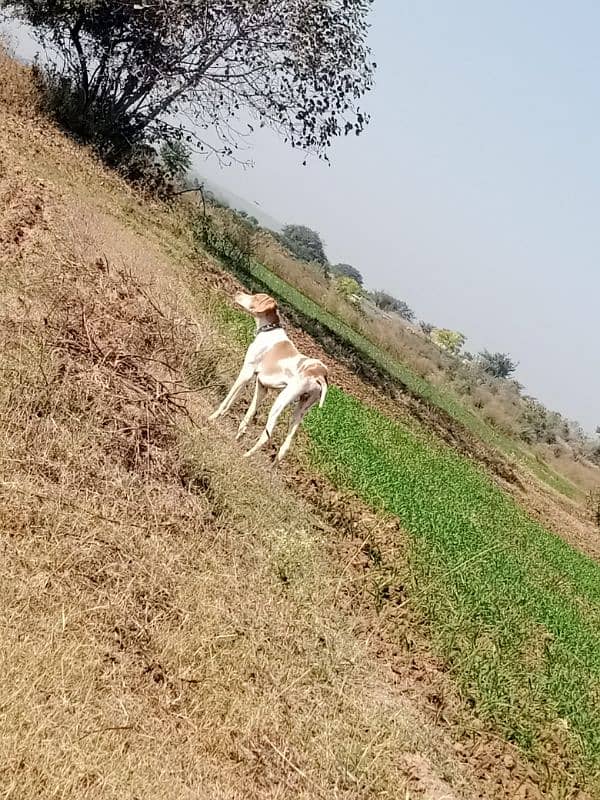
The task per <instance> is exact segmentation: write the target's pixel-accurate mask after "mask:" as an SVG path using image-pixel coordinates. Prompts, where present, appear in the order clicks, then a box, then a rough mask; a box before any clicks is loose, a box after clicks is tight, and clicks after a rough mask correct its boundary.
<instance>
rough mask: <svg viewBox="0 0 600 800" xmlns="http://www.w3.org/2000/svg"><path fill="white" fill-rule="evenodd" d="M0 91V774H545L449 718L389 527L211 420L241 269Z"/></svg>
mask: <svg viewBox="0 0 600 800" xmlns="http://www.w3.org/2000/svg"><path fill="white" fill-rule="evenodd" d="M11 63H12V62H8V66H9V67H10V65H11ZM15 70H16V72H15V75H16V76H17V77H16V79H17V80H18V81H22V79H23V73H22V71H21V68H17V67H15ZM19 85H22V84H19ZM25 90H27V87H26V86H25ZM7 96H8V94H7ZM10 96H11V97H12V98H14V97H15V96H17V90H16V89H15V90H14V91H12V92H11V95H10ZM11 103H13V105H4V107H2V106H1V105H0V119H1V122H0V268H1V269H2V275H3V279H4V281H3V286H2V289H1V291H0V353H1V356H0V372H1V373H2V374H1V376H0V387H1V388H0V415H1V418H2V426H1V429H0V453H1V456H0V542H1V543H2V547H3V561H2V567H1V568H0V569H1V574H2V582H1V583H0V586H1V587H2V588H1V590H0V591H1V593H2V597H1V601H2V603H1V611H0V624H1V625H2V628H3V631H4V636H3V639H2V643H1V645H0V660H1V663H2V667H3V671H4V675H3V677H4V680H3V682H2V686H1V687H0V729H1V730H2V735H1V737H0V763H1V765H2V767H1V769H0V793H2V795H3V796H4V797H7V798H24V800H29V798H34V797H36V798H37V797H43V796H44V797H45V796H49V797H50V796H52V797H65V798H66V797H69V798H71V797H72V798H76V799H77V800H79V798H84V797H85V798H142V797H143V798H148V799H149V800H151V799H152V798H161V799H162V798H167V799H168V798H178V799H179V798H188V797H189V798H192V797H193V798H204V797H206V798H211V800H212V798H228V799H229V798H240V799H241V798H244V800H245V799H246V798H249V799H251V798H257V800H258V799H259V798H260V800H263V798H264V799H265V800H266V799H267V798H272V799H273V800H274V799H275V798H287V797H298V798H320V797H323V798H367V797H378V798H392V797H393V798H396V797H406V798H416V797H426V798H432V799H433V800H441V798H442V797H444V798H458V797H473V798H475V797H477V798H479V797H481V798H483V797H489V798H496V797H501V798H509V797H515V796H517V792H521V794H522V796H524V797H525V796H527V797H532V798H538V797H540V796H542V795H541V794H540V790H539V788H537V784H538V780H537V778H536V776H535V774H534V773H533V772H532V770H531V769H530V768H529V767H528V766H527V765H525V764H523V763H522V762H520V761H519V758H518V755H517V754H516V753H515V751H514V750H513V749H512V748H510V747H509V746H508V745H505V744H503V743H501V742H498V741H494V740H491V739H490V737H486V736H485V732H484V731H482V730H481V729H480V728H479V727H478V726H477V724H476V723H475V721H473V720H470V721H469V720H467V721H465V720H464V719H463V718H462V717H461V714H460V713H459V711H457V708H459V707H460V699H459V698H457V697H456V696H455V695H453V694H452V689H451V686H450V682H449V680H448V679H447V676H444V675H443V671H442V669H441V665H437V664H435V663H434V662H433V661H432V659H431V658H430V657H429V656H428V655H427V652H426V647H425V646H424V645H423V644H422V643H420V644H419V646H416V642H417V641H418V640H419V636H420V634H419V631H418V628H417V627H416V626H415V625H414V624H413V622H412V621H411V620H410V619H409V618H408V617H406V613H405V609H404V608H403V606H402V604H400V605H396V604H395V603H389V604H387V606H386V607H385V608H384V609H381V610H380V611H379V613H376V610H375V607H374V605H373V596H374V595H375V594H376V593H377V590H378V587H379V588H381V586H382V585H383V586H387V587H388V589H389V588H390V587H391V589H392V592H393V594H394V593H398V596H400V595H401V593H402V587H401V585H400V583H401V575H400V574H399V573H398V572H397V570H398V569H399V567H398V566H396V567H395V568H394V570H395V571H394V572H393V574H392V573H390V572H389V568H388V567H385V565H384V566H382V565H381V564H379V563H378V560H377V558H376V557H375V555H376V554H377V553H378V552H381V553H384V554H385V548H386V547H387V548H390V547H391V548H393V551H394V552H393V558H392V557H391V556H390V560H393V562H394V564H396V565H398V564H400V563H401V561H402V536H401V532H399V531H398V530H397V526H392V527H393V530H391V532H388V530H387V524H386V521H384V520H381V519H379V518H377V517H375V516H373V515H372V514H371V515H369V514H367V513H366V512H365V510H364V509H363V508H362V507H360V506H359V505H358V504H356V503H354V504H352V503H351V502H350V501H349V500H348V498H343V497H336V498H334V500H332V501H331V503H330V501H329V495H328V492H327V488H326V487H324V486H317V485H313V483H309V485H307V483H306V482H303V481H304V480H305V478H306V476H293V475H291V474H290V473H284V474H283V475H280V474H278V473H275V472H273V471H271V470H269V469H268V468H265V464H264V462H256V463H254V464H247V463H246V462H243V461H242V460H241V459H240V458H239V449H238V448H237V447H236V446H234V445H233V444H232V443H231V437H230V433H231V431H229V430H223V428H218V429H215V428H213V427H211V426H208V425H207V424H206V423H205V422H204V420H205V418H206V412H207V408H208V406H209V404H211V403H212V402H214V396H213V395H214V391H215V389H219V390H222V389H223V388H224V387H225V386H226V385H227V383H228V382H229V381H230V380H231V377H232V374H233V372H234V370H235V368H236V366H237V361H238V357H237V354H236V353H235V352H233V351H232V349H231V347H230V344H229V343H228V342H224V341H223V340H222V339H221V338H220V336H219V334H218V333H217V332H216V331H215V330H214V328H213V326H212V323H211V320H210V316H209V315H208V314H207V310H209V309H210V296H209V295H210V291H209V289H208V288H207V287H208V283H209V282H212V283H213V284H217V285H218V284H219V282H220V281H224V282H227V281H228V280H229V279H226V278H224V277H223V276H220V275H219V274H218V273H215V272H214V265H211V264H210V263H209V262H208V261H207V260H206V261H205V260H204V259H203V257H201V256H200V257H198V256H194V259H193V261H192V260H191V259H192V253H193V250H192V247H191V242H190V241H189V234H188V232H187V231H186V229H185V227H184V226H183V224H182V222H181V220H180V218H179V216H178V213H177V211H173V212H166V211H165V210H164V208H161V207H160V206H158V205H155V204H152V203H151V202H149V201H146V200H142V199H141V198H140V197H139V196H137V195H135V194H134V193H133V192H132V191H131V189H129V188H128V187H127V186H126V185H125V184H124V183H122V182H121V181H120V180H119V179H118V178H116V177H115V176H113V175H110V174H109V173H107V172H106V171H105V170H104V169H103V168H102V167H101V166H100V165H99V164H97V163H96V162H95V161H94V160H93V159H91V158H90V157H89V156H87V155H86V154H85V153H83V152H82V151H80V150H79V149H78V148H77V147H76V146H74V145H73V144H72V143H69V142H67V141H66V140H65V139H64V138H63V137H62V136H60V135H59V134H57V133H56V131H54V130H53V129H52V127H51V126H49V125H48V124H47V123H45V122H43V121H42V120H39V119H36V120H33V121H32V120H31V119H29V120H24V118H23V117H22V116H21V115H20V114H19V113H17V112H18V105H17V106H16V107H15V106H14V102H13V100H11ZM4 112H6V113H4ZM199 275H202V280H195V279H196V277H197V276H199ZM207 276H209V280H208V281H207ZM192 388H193V389H194V390H201V391H194V392H191V393H190V391H189V390H190V389H192ZM225 428H226V426H225ZM224 433H225V434H226V435H225V436H224V435H223V434H224ZM311 480H312V479H309V481H311ZM286 481H287V482H288V483H289V485H286ZM311 491H312V492H314V494H315V497H313V498H312V501H311V502H309V500H310V499H311ZM384 560H385V559H384ZM386 570H387V571H386ZM391 581H393V582H394V583H390V582H391ZM394 596H395V594H394ZM469 726H471V727H469ZM466 728H467V729H468V730H466Z"/></svg>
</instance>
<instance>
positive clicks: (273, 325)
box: [254, 322, 281, 337]
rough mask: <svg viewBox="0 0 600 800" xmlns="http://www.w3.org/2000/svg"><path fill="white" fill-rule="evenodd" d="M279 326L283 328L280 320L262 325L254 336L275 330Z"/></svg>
mask: <svg viewBox="0 0 600 800" xmlns="http://www.w3.org/2000/svg"><path fill="white" fill-rule="evenodd" d="M277 328H281V324H280V323H279V322H269V323H268V324H267V325H261V326H260V328H258V329H257V331H256V333H255V334H254V336H255V337H256V336H258V334H259V333H267V331H274V330H276V329H277Z"/></svg>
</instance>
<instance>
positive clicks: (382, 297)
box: [373, 292, 415, 322]
mask: <svg viewBox="0 0 600 800" xmlns="http://www.w3.org/2000/svg"><path fill="white" fill-rule="evenodd" d="M373 300H374V301H375V305H376V306H377V307H378V308H380V309H381V310H382V311H393V312H394V313H396V314H399V315H400V316H401V317H402V318H403V319H405V320H406V321H407V322H412V321H413V320H414V318H415V312H414V311H413V310H412V308H411V307H410V306H409V305H408V304H407V303H405V302H404V300H398V299H396V298H395V297H392V295H391V294H388V293H387V292H374V293H373Z"/></svg>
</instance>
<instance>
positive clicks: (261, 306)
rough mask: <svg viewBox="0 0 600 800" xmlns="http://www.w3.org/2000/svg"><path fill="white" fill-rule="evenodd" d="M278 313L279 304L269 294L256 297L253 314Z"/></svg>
mask: <svg viewBox="0 0 600 800" xmlns="http://www.w3.org/2000/svg"><path fill="white" fill-rule="evenodd" d="M276 311H277V303H276V302H275V300H274V299H273V298H272V297H270V296H269V295H268V294H257V295H254V302H253V303H252V312H253V313H254V314H273V313H275V312H276Z"/></svg>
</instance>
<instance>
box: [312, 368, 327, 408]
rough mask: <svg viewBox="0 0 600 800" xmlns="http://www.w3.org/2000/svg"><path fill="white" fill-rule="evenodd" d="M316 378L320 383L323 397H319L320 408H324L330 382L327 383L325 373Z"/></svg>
mask: <svg viewBox="0 0 600 800" xmlns="http://www.w3.org/2000/svg"><path fill="white" fill-rule="evenodd" d="M315 380H316V382H317V383H318V384H319V386H320V387H321V397H320V399H319V408H323V406H324V404H325V398H326V396H327V389H328V388H329V386H328V383H327V378H326V377H325V375H319V376H318V377H317V378H315Z"/></svg>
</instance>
